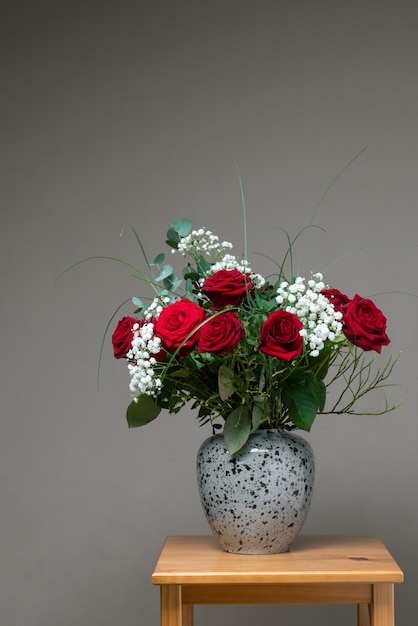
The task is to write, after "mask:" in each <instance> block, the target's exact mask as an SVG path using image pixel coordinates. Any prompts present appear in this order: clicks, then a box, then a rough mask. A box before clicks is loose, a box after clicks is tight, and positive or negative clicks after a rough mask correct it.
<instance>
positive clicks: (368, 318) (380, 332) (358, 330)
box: [343, 294, 390, 354]
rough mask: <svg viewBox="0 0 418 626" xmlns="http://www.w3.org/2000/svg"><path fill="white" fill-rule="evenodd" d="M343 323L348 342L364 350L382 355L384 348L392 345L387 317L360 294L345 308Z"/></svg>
mask: <svg viewBox="0 0 418 626" xmlns="http://www.w3.org/2000/svg"><path fill="white" fill-rule="evenodd" d="M343 322H344V323H343V332H344V335H345V336H346V337H347V339H348V341H351V343H353V344H354V345H355V346H358V347H359V348H361V349H362V350H375V351H376V352H378V353H379V354H380V352H381V349H382V346H387V345H388V344H389V343H390V339H389V337H388V336H387V334H386V317H385V316H384V315H383V313H382V311H381V310H380V309H378V308H377V306H376V305H375V304H374V302H372V301H371V300H368V299H366V298H362V297H361V296H359V295H358V294H356V295H355V296H354V298H353V299H352V300H350V302H349V303H348V304H347V306H346V307H345V309H344V317H343Z"/></svg>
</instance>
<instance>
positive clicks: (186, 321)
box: [155, 299, 206, 356]
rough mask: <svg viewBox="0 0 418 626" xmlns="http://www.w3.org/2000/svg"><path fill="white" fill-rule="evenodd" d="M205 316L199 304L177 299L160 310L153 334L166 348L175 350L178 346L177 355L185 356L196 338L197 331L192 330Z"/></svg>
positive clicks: (191, 348) (171, 350)
mask: <svg viewBox="0 0 418 626" xmlns="http://www.w3.org/2000/svg"><path fill="white" fill-rule="evenodd" d="M205 318H206V313H205V311H204V309H202V308H201V307H200V306H197V304H194V303H193V302H191V301H190V300H186V299H184V300H179V301H178V302H174V303H173V304H169V305H168V307H167V308H165V309H163V310H162V312H161V314H160V316H159V318H158V320H157V323H156V326H155V334H156V335H157V337H159V338H160V339H161V341H162V343H163V346H164V348H166V350H168V351H169V352H175V351H176V350H177V349H178V348H180V350H179V356H186V355H187V354H190V352H191V351H192V350H193V348H194V346H195V345H196V342H197V340H198V332H197V331H196V332H193V331H194V330H195V329H196V328H197V327H198V326H199V324H201V323H202V322H203V320H204V319H205ZM189 335H190V336H189ZM180 346H181V347H180Z"/></svg>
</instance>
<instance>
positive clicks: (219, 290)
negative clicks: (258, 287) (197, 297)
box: [202, 270, 253, 308]
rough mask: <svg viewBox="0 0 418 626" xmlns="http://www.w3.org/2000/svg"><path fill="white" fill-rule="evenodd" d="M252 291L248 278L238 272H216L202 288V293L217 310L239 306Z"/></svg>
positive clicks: (207, 279) (246, 275)
mask: <svg viewBox="0 0 418 626" xmlns="http://www.w3.org/2000/svg"><path fill="white" fill-rule="evenodd" d="M252 290H253V286H252V284H251V280H250V277H249V276H248V274H243V273H242V272H240V271H239V270H218V271H217V272H215V273H214V274H212V275H211V276H209V277H208V278H206V280H205V282H204V283H203V286H202V293H203V294H204V295H205V296H207V297H208V298H209V300H210V301H211V302H213V304H214V305H215V307H217V308H222V307H225V306H229V305H230V306H239V304H241V302H242V300H243V299H244V298H245V296H246V295H247V293H251V292H252Z"/></svg>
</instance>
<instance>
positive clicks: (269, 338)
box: [259, 311, 303, 361]
mask: <svg viewBox="0 0 418 626" xmlns="http://www.w3.org/2000/svg"><path fill="white" fill-rule="evenodd" d="M302 328H303V326H302V322H301V321H300V319H299V318H298V317H296V315H293V313H289V312H288V311H274V313H271V315H269V317H268V318H267V320H266V321H265V322H264V324H263V326H262V328H261V335H260V348H259V350H260V352H264V353H265V354H268V355H269V356H275V357H277V358H278V359H282V360H283V361H293V359H297V358H298V357H299V356H301V354H302V352H303V338H302V337H301V335H300V331H301V330H302Z"/></svg>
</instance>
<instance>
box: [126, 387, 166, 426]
mask: <svg viewBox="0 0 418 626" xmlns="http://www.w3.org/2000/svg"><path fill="white" fill-rule="evenodd" d="M160 411H161V408H160V407H159V406H158V405H157V404H155V402H154V400H153V399H152V398H151V396H147V395H145V394H143V395H142V396H139V398H138V402H131V404H130V405H129V406H128V409H127V411H126V419H127V422H128V426H129V428H138V427H139V426H144V425H145V424H148V423H149V422H152V421H153V420H155V418H156V417H157V416H158V415H159V413H160Z"/></svg>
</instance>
